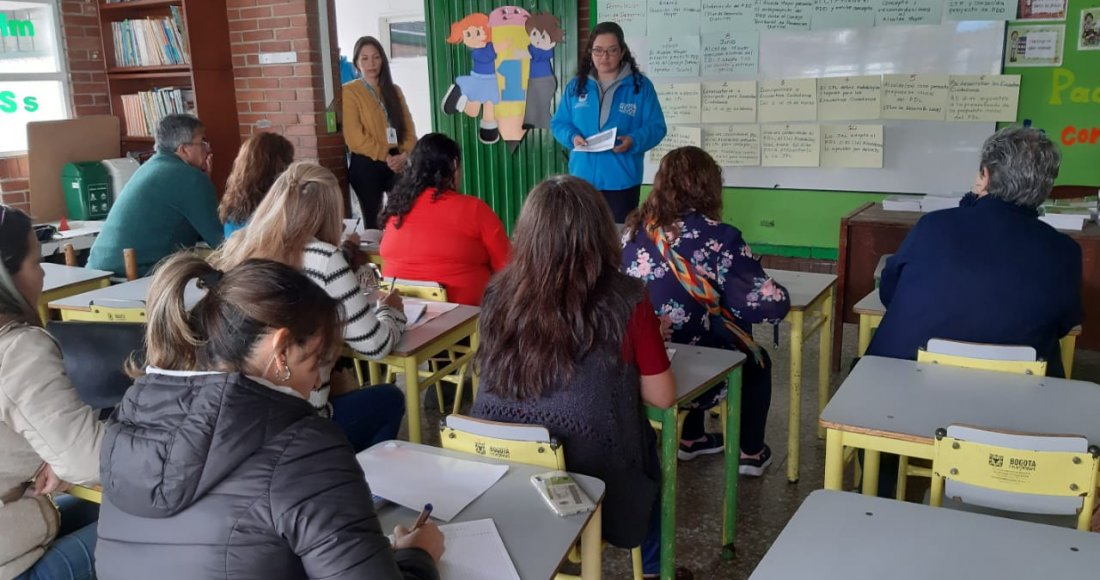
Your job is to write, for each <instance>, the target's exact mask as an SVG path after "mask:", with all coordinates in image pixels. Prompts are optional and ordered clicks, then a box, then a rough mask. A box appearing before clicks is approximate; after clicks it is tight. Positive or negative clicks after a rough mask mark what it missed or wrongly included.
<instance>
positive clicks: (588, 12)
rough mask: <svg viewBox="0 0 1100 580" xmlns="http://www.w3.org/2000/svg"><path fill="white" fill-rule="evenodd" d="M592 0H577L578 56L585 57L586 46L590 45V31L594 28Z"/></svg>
mask: <svg viewBox="0 0 1100 580" xmlns="http://www.w3.org/2000/svg"><path fill="white" fill-rule="evenodd" d="M591 4H592V2H591V0H577V58H580V59H583V58H584V57H585V54H584V48H585V47H586V46H588V32H589V31H590V30H591V29H592V26H591V25H590V19H591V17H592V8H591Z"/></svg>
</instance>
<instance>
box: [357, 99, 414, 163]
mask: <svg viewBox="0 0 1100 580" xmlns="http://www.w3.org/2000/svg"><path fill="white" fill-rule="evenodd" d="M394 88H395V89H397V100H399V101H400V102H401V114H402V115H404V117H405V138H404V139H403V140H402V141H401V143H399V144H398V145H397V148H398V149H399V150H400V151H401V152H402V153H408V152H409V151H412V148H413V145H415V144H416V127H415V126H414V125H413V120H412V115H410V114H409V106H408V105H407V104H405V94H404V93H402V92H401V87H398V86H397V85H394ZM379 96H381V95H379ZM343 100H344V142H345V143H346V144H347V146H348V149H350V150H351V152H352V153H358V154H359V155H363V156H365V157H370V158H371V159H374V160H376V161H385V160H386V155H387V154H388V153H389V150H390V145H389V144H388V143H387V142H386V114H385V112H384V111H383V110H382V105H380V104H379V103H378V100H377V99H375V98H374V96H372V95H371V94H370V92H369V91H367V87H366V86H365V85H364V84H363V80H362V79H355V80H353V81H350V82H348V83H347V84H345V85H344V89H343Z"/></svg>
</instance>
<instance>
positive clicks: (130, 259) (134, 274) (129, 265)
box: [111, 248, 141, 284]
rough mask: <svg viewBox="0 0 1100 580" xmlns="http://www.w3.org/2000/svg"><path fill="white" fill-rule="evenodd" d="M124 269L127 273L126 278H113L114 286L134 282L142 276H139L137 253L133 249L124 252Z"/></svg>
mask: <svg viewBox="0 0 1100 580" xmlns="http://www.w3.org/2000/svg"><path fill="white" fill-rule="evenodd" d="M122 267H123V271H124V272H125V274H126V275H125V276H121V277H120V276H111V283H112V284H121V283H122V282H133V281H134V280H137V279H138V278H140V277H141V276H138V263H137V252H135V251H134V249H133V248H126V249H124V250H122Z"/></svg>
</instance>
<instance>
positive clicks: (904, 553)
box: [750, 490, 1100, 580]
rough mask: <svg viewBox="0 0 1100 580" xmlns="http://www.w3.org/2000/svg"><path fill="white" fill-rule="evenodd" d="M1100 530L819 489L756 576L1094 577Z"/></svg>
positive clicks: (1099, 562) (1099, 563)
mask: <svg viewBox="0 0 1100 580" xmlns="http://www.w3.org/2000/svg"><path fill="white" fill-rule="evenodd" d="M1097 570H1100V534H1090V533H1087V532H1078V531H1076V530H1071V529H1069V528H1064V529H1063V528H1057V527H1053V526H1047V525H1042V524H1033V523H1028V522H1020V521H1015V520H1009V519H1004V518H996V517H992V516H985V515H980V514H974V513H967V512H961V511H955V510H950V509H946V508H932V507H928V506H925V505H919V504H912V503H905V502H900V501H894V500H893V499H883V498H877V497H867V496H863V495H859V494H855V493H846V492H841V491H825V490H818V491H815V492H813V493H811V494H810V496H809V497H808V498H806V501H805V502H804V503H803V504H802V507H800V508H798V511H797V512H795V514H794V517H793V518H791V521H790V522H788V523H787V527H785V528H784V529H783V532H782V533H781V534H779V538H777V539H776V541H775V543H774V544H772V547H771V549H769V550H768V553H767V554H766V555H765V556H764V559H763V560H761V561H760V564H759V565H758V566H757V567H756V570H755V571H754V572H753V574H752V576H751V577H750V580H792V579H795V578H819V579H821V580H832V579H836V580H881V579H883V578H891V579H895V580H926V579H928V578H966V579H968V580H1008V579H1015V578H1051V579H1054V578H1057V579H1063V578H1093V577H1095V574H1096V571H1097Z"/></svg>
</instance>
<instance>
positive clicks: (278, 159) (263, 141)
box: [218, 132, 294, 239]
mask: <svg viewBox="0 0 1100 580" xmlns="http://www.w3.org/2000/svg"><path fill="white" fill-rule="evenodd" d="M291 163H294V145H293V144H292V143H291V142H290V141H287V139H286V137H283V136H282V135H279V134H277V133H266V132H264V133H256V134H255V135H253V136H251V137H249V138H248V140H246V141H245V142H244V143H242V144H241V150H240V152H239V153H237V158H236V159H234V160H233V169H232V170H231V171H230V172H229V179H227V180H226V183H225V194H224V195H222V200H221V202H220V203H219V204H218V218H219V219H221V220H222V224H224V225H225V237H226V239H228V238H229V236H231V235H233V232H235V231H237V230H239V229H241V228H243V227H244V226H245V225H246V224H248V220H250V219H252V212H254V211H256V207H257V206H258V205H260V202H261V201H262V200H263V199H264V196H265V195H267V191H268V190H269V189H271V186H272V184H274V183H275V180H276V179H278V177H279V176H280V175H282V173H283V172H284V171H286V168H287V167H288V166H289V165H290V164H291Z"/></svg>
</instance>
